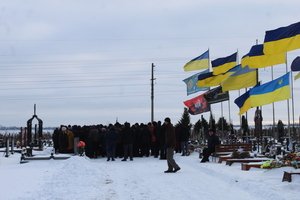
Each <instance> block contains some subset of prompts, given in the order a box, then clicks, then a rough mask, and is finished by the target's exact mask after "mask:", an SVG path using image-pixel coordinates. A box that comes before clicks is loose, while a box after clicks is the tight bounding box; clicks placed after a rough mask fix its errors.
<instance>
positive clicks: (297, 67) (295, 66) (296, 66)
mask: <svg viewBox="0 0 300 200" xmlns="http://www.w3.org/2000/svg"><path fill="white" fill-rule="evenodd" d="M291 70H292V71H293V72H295V71H300V56H297V58H295V59H294V60H293V62H292V65H291Z"/></svg>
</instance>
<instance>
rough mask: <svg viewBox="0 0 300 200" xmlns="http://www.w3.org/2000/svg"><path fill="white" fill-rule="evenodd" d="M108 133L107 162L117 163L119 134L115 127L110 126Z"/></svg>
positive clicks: (106, 138)
mask: <svg viewBox="0 0 300 200" xmlns="http://www.w3.org/2000/svg"><path fill="white" fill-rule="evenodd" d="M108 129H109V130H108V132H106V133H105V143H106V156H107V161H110V159H111V160H112V161H115V156H116V143H117V132H116V128H115V127H114V126H113V125H111V124H110V125H109V127H108Z"/></svg>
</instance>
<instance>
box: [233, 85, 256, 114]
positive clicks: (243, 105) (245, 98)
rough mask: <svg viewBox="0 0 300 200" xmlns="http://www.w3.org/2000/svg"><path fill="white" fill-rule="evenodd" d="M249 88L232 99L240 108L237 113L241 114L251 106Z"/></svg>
mask: <svg viewBox="0 0 300 200" xmlns="http://www.w3.org/2000/svg"><path fill="white" fill-rule="evenodd" d="M249 97H250V90H248V91H247V92H245V93H244V94H242V95H241V96H239V97H238V98H236V99H235V100H234V103H235V104H236V105H237V106H238V107H239V108H240V112H239V114H240V115H242V114H243V113H245V112H247V110H249V109H250V108H252V106H251V101H250V98H249Z"/></svg>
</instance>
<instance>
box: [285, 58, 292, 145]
mask: <svg viewBox="0 0 300 200" xmlns="http://www.w3.org/2000/svg"><path fill="white" fill-rule="evenodd" d="M285 71H286V73H287V72H288V64H287V53H286V57H285ZM289 78H290V77H289ZM286 103H287V111H288V138H289V141H290V139H291V130H290V100H289V99H287V100H286Z"/></svg>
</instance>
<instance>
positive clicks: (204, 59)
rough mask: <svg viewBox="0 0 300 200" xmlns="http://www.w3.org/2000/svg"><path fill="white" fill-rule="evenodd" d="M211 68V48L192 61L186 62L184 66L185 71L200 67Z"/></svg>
mask: <svg viewBox="0 0 300 200" xmlns="http://www.w3.org/2000/svg"><path fill="white" fill-rule="evenodd" d="M208 68H209V50H207V51H206V52H204V53H203V54H202V55H200V56H198V57H197V58H194V59H193V60H191V61H190V62H188V63H186V64H185V65H184V67H183V69H184V71H186V72H187V71H194V70H200V69H208Z"/></svg>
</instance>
